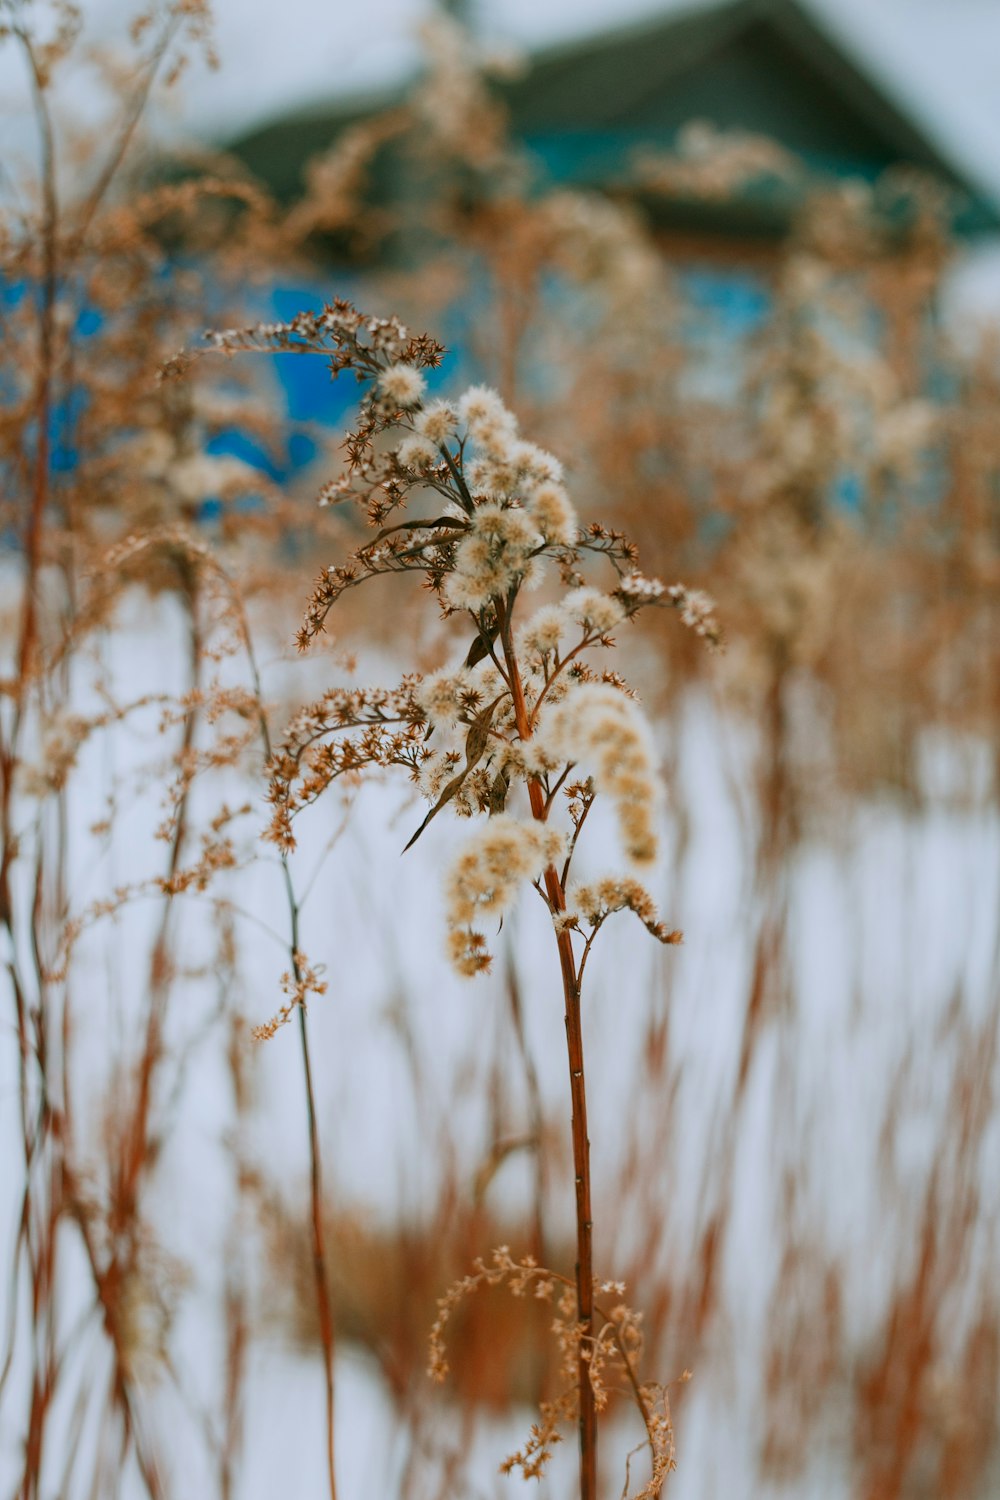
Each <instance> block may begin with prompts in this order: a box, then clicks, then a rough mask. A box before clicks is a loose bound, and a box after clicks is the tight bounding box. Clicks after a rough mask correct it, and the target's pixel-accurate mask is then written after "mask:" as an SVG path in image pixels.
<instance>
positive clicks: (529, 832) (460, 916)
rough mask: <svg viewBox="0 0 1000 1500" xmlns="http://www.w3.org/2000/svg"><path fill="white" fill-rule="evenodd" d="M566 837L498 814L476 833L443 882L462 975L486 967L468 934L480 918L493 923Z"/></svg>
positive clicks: (479, 945)
mask: <svg viewBox="0 0 1000 1500" xmlns="http://www.w3.org/2000/svg"><path fill="white" fill-rule="evenodd" d="M564 849H565V838H564V836H563V835H562V834H561V833H559V832H558V831H557V830H556V829H553V828H548V827H547V826H546V825H545V824H544V823H523V822H521V821H520V820H519V819H517V818H512V817H511V816H510V815H509V814H507V813H499V814H497V815H496V816H495V817H492V818H490V819H489V820H488V821H487V822H486V823H484V824H482V825H481V826H480V827H479V828H477V830H476V833H475V835H474V837H473V838H471V839H470V840H469V841H468V843H467V844H466V845H465V847H464V849H463V850H462V851H461V853H460V854H459V856H458V858H457V859H456V860H455V862H454V864H453V865H452V867H451V869H450V870H449V872H448V875H447V876H446V878H445V899H446V901H447V913H448V925H449V927H450V929H451V938H450V941H449V952H450V956H451V959H452V962H453V964H454V965H455V967H456V968H457V969H458V971H459V973H462V974H475V973H477V972H479V970H481V969H484V968H486V967H488V964H489V954H488V953H487V952H486V950H485V944H484V942H483V940H482V938H480V937H479V936H478V934H475V933H474V932H472V931H470V929H473V928H474V927H475V926H476V924H477V923H479V922H480V921H481V920H482V919H483V918H484V917H485V918H488V919H489V920H495V919H496V918H498V917H500V916H502V915H503V913H504V912H506V911H508V910H509V909H510V907H511V906H512V905H513V903H514V902H515V900H516V899H517V896H518V892H519V888H520V886H521V885H522V883H523V882H524V881H525V880H530V879H533V878H534V877H535V876H536V875H538V874H539V873H540V872H541V871H542V870H543V869H544V868H545V866H546V865H549V864H552V863H553V862H554V861H555V860H557V859H560V858H561V857H562V854H563V851H564Z"/></svg>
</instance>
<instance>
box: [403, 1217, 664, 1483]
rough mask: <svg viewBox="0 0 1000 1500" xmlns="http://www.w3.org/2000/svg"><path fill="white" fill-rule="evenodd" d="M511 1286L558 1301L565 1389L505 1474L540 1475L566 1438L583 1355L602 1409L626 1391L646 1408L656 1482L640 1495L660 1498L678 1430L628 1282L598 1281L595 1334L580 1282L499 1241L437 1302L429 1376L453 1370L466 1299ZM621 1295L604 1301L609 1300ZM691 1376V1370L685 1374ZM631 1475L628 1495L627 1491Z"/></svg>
mask: <svg viewBox="0 0 1000 1500" xmlns="http://www.w3.org/2000/svg"><path fill="white" fill-rule="evenodd" d="M500 1286H504V1287H506V1288H507V1290H508V1291H509V1292H510V1294H511V1296H513V1297H529V1296H530V1297H533V1298H536V1299H537V1300H539V1301H541V1302H547V1303H550V1304H552V1306H553V1317H552V1325H551V1331H552V1334H553V1337H554V1338H555V1340H556V1343H557V1345H558V1349H559V1356H560V1360H559V1363H560V1370H561V1374H562V1377H563V1381H564V1384H563V1387H562V1389H561V1390H560V1391H559V1392H558V1394H557V1395H556V1396H555V1397H553V1398H552V1399H550V1400H546V1401H543V1402H542V1403H541V1407H540V1417H541V1420H540V1421H538V1422H535V1423H533V1424H532V1427H531V1431H530V1433H529V1435H528V1439H527V1441H526V1442H525V1443H524V1445H523V1446H522V1447H521V1448H519V1449H518V1450H517V1451H516V1452H514V1453H512V1454H510V1455H509V1457H507V1458H506V1459H504V1461H503V1463H502V1464H501V1466H500V1470H501V1473H503V1474H510V1473H513V1472H514V1470H520V1472H521V1474H522V1476H523V1477H524V1478H525V1479H540V1478H542V1476H543V1475H544V1473H545V1470H546V1468H547V1467H548V1464H549V1462H550V1461H551V1458H552V1450H553V1448H554V1447H555V1446H556V1444H557V1443H559V1442H561V1440H562V1435H561V1432H560V1427H561V1425H562V1424H563V1423H565V1422H567V1421H572V1420H573V1418H574V1417H575V1416H576V1413H577V1409H578V1405H579V1392H578V1389H577V1385H576V1380H575V1376H576V1366H577V1362H578V1360H579V1359H580V1358H581V1357H582V1359H583V1361H584V1363H585V1365H586V1367H587V1373H588V1387H589V1389H590V1391H591V1393H592V1394H593V1397H594V1399H595V1403H596V1406H597V1409H598V1410H599V1411H604V1410H606V1408H607V1407H608V1405H609V1404H610V1401H611V1398H612V1397H613V1396H614V1395H622V1394H624V1395H626V1396H627V1397H629V1398H630V1399H632V1400H633V1401H634V1402H635V1404H636V1406H637V1407H638V1409H639V1412H640V1414H641V1416H642V1420H643V1424H644V1426H645V1429H646V1439H645V1446H646V1447H647V1449H648V1450H649V1454H650V1460H651V1463H650V1468H651V1473H650V1478H649V1481H648V1482H647V1483H646V1484H645V1485H644V1486H643V1487H642V1488H641V1489H640V1490H638V1491H637V1492H636V1493H635V1496H634V1500H655V1497H656V1496H657V1495H659V1494H660V1492H661V1490H662V1488H663V1485H664V1482H665V1481H666V1478H667V1476H668V1474H669V1473H670V1472H671V1470H673V1469H674V1468H675V1467H676V1465H675V1462H674V1432H673V1422H672V1420H671V1415H670V1399H669V1393H668V1391H667V1388H666V1387H665V1386H663V1385H660V1384H658V1383H656V1382H649V1383H642V1382H640V1379H639V1373H638V1372H639V1362H640V1359H641V1356H642V1348H643V1337H642V1315H641V1314H640V1313H636V1312H634V1311H633V1310H632V1308H630V1307H629V1306H627V1304H626V1303H625V1302H623V1301H622V1300H621V1299H622V1298H623V1297H624V1294H625V1286H624V1283H622V1282H620V1281H600V1280H598V1279H597V1278H594V1281H593V1288H592V1289H593V1292H594V1294H595V1296H597V1297H600V1298H601V1299H602V1302H599V1303H595V1311H596V1312H597V1314H598V1316H599V1318H600V1324H599V1326H598V1327H597V1329H596V1332H594V1333H590V1332H589V1331H588V1330H587V1329H586V1328H584V1327H583V1326H581V1324H580V1323H579V1322H578V1321H577V1319H576V1298H575V1295H574V1287H573V1283H572V1282H571V1281H570V1280H568V1278H567V1277H565V1276H560V1275H559V1274H558V1273H557V1272H555V1271H550V1270H549V1269H547V1268H546V1267H545V1266H541V1265H539V1264H538V1262H537V1261H536V1260H535V1258H534V1257H533V1256H531V1255H525V1256H522V1257H521V1258H520V1259H516V1258H515V1257H514V1256H513V1255H512V1254H511V1252H510V1249H509V1247H508V1246H507V1245H498V1246H497V1248H496V1249H495V1250H493V1251H492V1253H491V1255H490V1258H489V1260H488V1261H486V1260H483V1259H482V1258H481V1257H480V1258H479V1259H477V1260H476V1261H475V1263H474V1264H473V1267H472V1270H471V1271H470V1272H469V1273H468V1274H467V1275H465V1276H462V1277H461V1278H460V1279H459V1280H458V1281H456V1282H455V1283H454V1284H453V1285H452V1286H450V1287H449V1288H448V1290H447V1291H446V1292H445V1294H444V1295H443V1296H442V1297H440V1298H439V1299H438V1311H437V1317H436V1319H435V1321H434V1326H433V1328H432V1329H431V1335H430V1347H429V1360H428V1374H429V1375H430V1377H431V1379H432V1380H435V1381H437V1382H438V1383H440V1382H442V1381H444V1380H445V1378H446V1376H447V1375H448V1370H449V1366H448V1358H447V1353H446V1348H445V1337H446V1334H447V1330H448V1325H449V1323H450V1321H451V1319H452V1317H453V1315H454V1314H455V1313H456V1312H457V1310H458V1309H459V1308H460V1307H461V1305H462V1303H463V1302H464V1301H465V1300H466V1298H468V1297H470V1296H472V1295H473V1294H474V1293H475V1292H477V1291H480V1290H482V1289H484V1288H488V1287H500ZM607 1296H613V1297H615V1298H616V1299H617V1300H616V1301H615V1302H614V1304H613V1305H611V1306H607V1307H606V1306H604V1305H603V1298H604V1297H607ZM688 1378H689V1375H688V1372H687V1371H685V1372H684V1374H683V1375H682V1376H681V1377H680V1379H681V1381H682V1382H684V1381H686V1380H687V1379H688ZM628 1492H629V1481H628V1475H627V1474H626V1481H625V1488H624V1490H623V1492H622V1493H623V1495H628Z"/></svg>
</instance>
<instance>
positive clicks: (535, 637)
mask: <svg viewBox="0 0 1000 1500" xmlns="http://www.w3.org/2000/svg"><path fill="white" fill-rule="evenodd" d="M566 626H567V620H566V615H565V613H564V612H563V609H562V606H561V605H559V604H543V605H542V607H541V609H538V610H536V611H535V613H534V614H533V615H532V616H531V619H530V620H529V621H528V622H527V624H526V625H525V626H524V627H523V628H522V630H521V644H522V646H523V648H524V650H525V651H526V652H528V654H529V655H535V656H548V655H549V654H550V652H552V651H556V650H557V649H558V647H559V642H560V641H561V640H562V638H563V636H564V635H565V634H566Z"/></svg>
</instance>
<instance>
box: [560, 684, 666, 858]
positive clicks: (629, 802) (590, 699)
mask: <svg viewBox="0 0 1000 1500" xmlns="http://www.w3.org/2000/svg"><path fill="white" fill-rule="evenodd" d="M536 739H538V740H539V742H540V744H539V747H538V753H539V754H545V755H546V756H547V757H549V758H551V759H553V760H555V761H556V762H557V763H560V764H564V763H566V762H568V761H574V762H576V763H578V764H579V765H580V766H581V767H582V768H583V769H585V770H586V771H588V772H589V773H590V775H591V776H592V777H593V781H594V785H595V787H596V788H597V790H598V792H600V793H603V794H605V795H606V796H607V797H608V798H609V799H610V800H611V801H612V802H613V803H614V806H615V812H616V814H617V817H618V826H619V831H620V833H621V838H622V843H623V844H624V847H625V852H626V854H627V855H628V857H629V859H630V860H632V861H633V863H635V864H637V865H649V864H651V863H652V862H653V861H654V860H655V858H656V852H657V831H656V819H657V812H658V809H659V800H660V786H659V781H658V779H657V776H656V769H655V754H654V750H653V742H652V735H651V733H650V730H649V726H648V724H647V723H646V720H645V717H644V716H643V714H642V712H641V711H640V709H639V707H638V705H637V704H636V703H635V702H634V700H633V699H631V698H628V697H626V695H625V694H624V693H622V692H620V691H619V690H618V689H617V688H615V687H612V686H611V685H610V684H608V683H603V682H584V683H581V684H579V686H577V687H575V688H574V689H573V690H572V691H571V692H569V693H567V695H566V697H565V698H564V699H563V700H562V701H561V702H559V703H557V704H555V705H554V707H553V708H552V709H551V711H550V712H549V713H547V714H545V715H543V717H542V722H541V724H540V726H539V730H538V732H537V733H536Z"/></svg>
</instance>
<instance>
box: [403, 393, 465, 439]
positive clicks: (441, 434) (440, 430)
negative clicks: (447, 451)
mask: <svg viewBox="0 0 1000 1500" xmlns="http://www.w3.org/2000/svg"><path fill="white" fill-rule="evenodd" d="M413 425H414V427H415V428H416V430H417V432H419V433H420V435H421V437H425V438H427V439H429V441H430V442H432V443H434V444H437V443H446V442H448V440H449V438H451V437H453V436H454V434H455V430H456V428H457V427H458V413H457V411H456V410H455V408H454V407H453V406H452V404H451V402H450V401H430V402H428V404H427V405H426V406H425V407H424V409H423V411H421V412H419V413H418V415H417V417H416V419H415V420H414V423H413Z"/></svg>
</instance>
